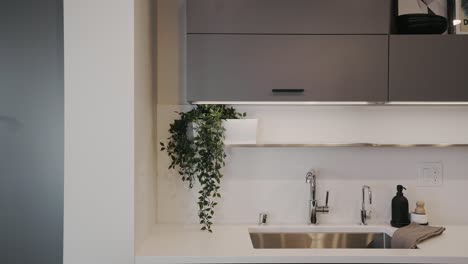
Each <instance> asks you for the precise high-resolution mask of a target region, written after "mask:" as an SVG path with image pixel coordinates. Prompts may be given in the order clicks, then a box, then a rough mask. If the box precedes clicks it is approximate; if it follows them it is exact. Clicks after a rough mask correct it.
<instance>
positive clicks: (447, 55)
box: [389, 35, 468, 102]
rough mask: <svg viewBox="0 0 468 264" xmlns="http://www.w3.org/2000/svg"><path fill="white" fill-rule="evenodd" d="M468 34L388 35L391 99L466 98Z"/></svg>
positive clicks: (467, 87) (463, 99) (433, 99)
mask: <svg viewBox="0 0 468 264" xmlns="http://www.w3.org/2000/svg"><path fill="white" fill-rule="evenodd" d="M467 47H468V36H463V35H447V36H440V35H420V36H417V35H416V36H407V35H394V36H391V37H390V86H389V87H390V96H389V97H390V98H389V99H390V101H447V102H450V101H468V86H467V85H466V78H467V74H466V69H468V52H466V48H467Z"/></svg>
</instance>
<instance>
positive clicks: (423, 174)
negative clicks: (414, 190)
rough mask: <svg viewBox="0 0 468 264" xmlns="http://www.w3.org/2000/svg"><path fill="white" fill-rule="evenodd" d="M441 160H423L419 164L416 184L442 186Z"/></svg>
mask: <svg viewBox="0 0 468 264" xmlns="http://www.w3.org/2000/svg"><path fill="white" fill-rule="evenodd" d="M442 178H443V168H442V162H425V163H421V164H420V166H419V178H418V183H419V184H418V185H419V186H426V187H437V186H442Z"/></svg>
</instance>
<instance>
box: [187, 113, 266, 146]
mask: <svg viewBox="0 0 468 264" xmlns="http://www.w3.org/2000/svg"><path fill="white" fill-rule="evenodd" d="M223 125H224V128H225V129H226V132H225V140H224V145H235V144H242V145H246V144H252V145H255V144H257V126H258V119H228V120H225V121H223ZM195 126H196V124H192V127H189V131H188V135H189V137H190V138H194V137H196V136H197V132H196V130H194V129H193V127H195Z"/></svg>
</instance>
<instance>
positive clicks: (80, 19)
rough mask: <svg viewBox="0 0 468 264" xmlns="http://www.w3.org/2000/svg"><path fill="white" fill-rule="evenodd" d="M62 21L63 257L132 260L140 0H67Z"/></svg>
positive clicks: (99, 262) (119, 263)
mask: <svg viewBox="0 0 468 264" xmlns="http://www.w3.org/2000/svg"><path fill="white" fill-rule="evenodd" d="M64 20H65V189H64V190H65V222H64V229H65V230H64V232H65V234H64V263H65V264H75V263H76V264H82V263H87V264H130V263H133V261H134V245H133V240H134V225H133V224H134V223H133V222H134V220H133V218H134V203H133V199H134V196H133V195H134V179H133V174H134V143H133V138H134V135H133V133H134V85H135V80H134V1H133V0H100V1H95V0H65V1H64ZM44 67H47V65H44Z"/></svg>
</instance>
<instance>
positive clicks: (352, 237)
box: [250, 232, 392, 249]
mask: <svg viewBox="0 0 468 264" xmlns="http://www.w3.org/2000/svg"><path fill="white" fill-rule="evenodd" d="M250 239H251V240H252V244H253V247H254V248H256V249H266V248H271V249H281V248H285V249H287V248H289V249H292V248H295V249H301V248H302V249H304V248H335V249H338V248H368V249H372V248H380V249H382V248H390V247H391V243H390V242H391V239H392V238H391V237H390V236H389V235H387V234H386V233H378V232H376V233H373V232H371V233H346V232H308V233H273V232H250Z"/></svg>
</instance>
